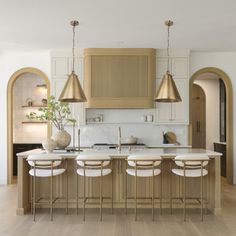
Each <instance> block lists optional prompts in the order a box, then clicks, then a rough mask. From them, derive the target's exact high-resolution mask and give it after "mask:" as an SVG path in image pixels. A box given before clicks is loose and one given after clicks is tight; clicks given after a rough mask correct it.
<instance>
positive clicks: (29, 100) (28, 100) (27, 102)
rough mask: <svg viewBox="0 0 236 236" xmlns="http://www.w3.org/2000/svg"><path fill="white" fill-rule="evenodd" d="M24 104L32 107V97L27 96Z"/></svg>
mask: <svg viewBox="0 0 236 236" xmlns="http://www.w3.org/2000/svg"><path fill="white" fill-rule="evenodd" d="M26 104H27V106H29V107H32V106H33V100H32V98H27V99H26Z"/></svg>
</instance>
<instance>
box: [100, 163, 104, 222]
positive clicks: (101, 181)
mask: <svg viewBox="0 0 236 236" xmlns="http://www.w3.org/2000/svg"><path fill="white" fill-rule="evenodd" d="M102 165H103V163H102V164H101V177H100V221H102V191H103V188H102V187H103V186H102V185H103V171H102Z"/></svg>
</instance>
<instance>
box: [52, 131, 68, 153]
mask: <svg viewBox="0 0 236 236" xmlns="http://www.w3.org/2000/svg"><path fill="white" fill-rule="evenodd" d="M54 140H55V141H56V143H57V147H58V148H60V149H64V148H65V147H67V146H68V145H69V144H70V141H71V136H70V134H69V133H68V132H67V131H65V130H59V131H57V132H56V134H55V136H54Z"/></svg>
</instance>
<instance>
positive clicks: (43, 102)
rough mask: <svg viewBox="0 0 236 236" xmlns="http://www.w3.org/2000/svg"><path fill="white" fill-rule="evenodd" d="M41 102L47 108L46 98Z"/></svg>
mask: <svg viewBox="0 0 236 236" xmlns="http://www.w3.org/2000/svg"><path fill="white" fill-rule="evenodd" d="M41 102H42V104H43V105H44V106H47V103H48V100H47V99H46V98H43V99H42V100H41Z"/></svg>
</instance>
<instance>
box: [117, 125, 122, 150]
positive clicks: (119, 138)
mask: <svg viewBox="0 0 236 236" xmlns="http://www.w3.org/2000/svg"><path fill="white" fill-rule="evenodd" d="M117 149H118V151H121V128H120V127H118V145H117Z"/></svg>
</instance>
